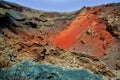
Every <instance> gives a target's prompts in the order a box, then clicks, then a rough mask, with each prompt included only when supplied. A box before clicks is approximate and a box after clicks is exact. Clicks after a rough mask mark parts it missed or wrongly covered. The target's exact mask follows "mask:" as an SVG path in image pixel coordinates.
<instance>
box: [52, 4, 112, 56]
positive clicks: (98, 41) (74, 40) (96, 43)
mask: <svg viewBox="0 0 120 80" xmlns="http://www.w3.org/2000/svg"><path fill="white" fill-rule="evenodd" d="M104 8H105V7H104V6H100V7H94V8H85V9H83V11H82V12H81V13H80V14H79V15H78V16H77V17H76V18H75V20H73V22H72V23H71V24H70V25H69V26H67V29H64V30H63V31H61V32H60V33H59V34H58V35H57V36H56V37H55V41H54V46H58V47H61V48H63V49H66V50H71V49H74V50H75V51H79V52H86V53H90V54H92V55H94V56H101V55H103V54H104V52H105V50H106V48H108V47H109V46H110V45H111V44H112V43H113V42H114V37H113V36H112V35H111V34H110V32H108V31H107V30H106V28H107V26H106V24H105V21H104V20H102V19H99V16H100V15H101V13H103V11H104Z"/></svg>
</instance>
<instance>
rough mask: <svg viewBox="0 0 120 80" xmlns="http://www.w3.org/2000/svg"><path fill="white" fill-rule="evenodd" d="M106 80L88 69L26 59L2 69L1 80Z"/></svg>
mask: <svg viewBox="0 0 120 80" xmlns="http://www.w3.org/2000/svg"><path fill="white" fill-rule="evenodd" d="M1 79H2V80H104V79H103V76H101V75H98V74H93V73H92V72H90V71H89V70H87V69H84V68H82V69H73V68H63V67H61V66H52V65H42V64H37V63H34V62H31V61H24V62H22V63H19V64H16V65H15V66H13V67H12V68H9V69H0V80H1Z"/></svg>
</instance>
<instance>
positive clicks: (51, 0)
mask: <svg viewBox="0 0 120 80" xmlns="http://www.w3.org/2000/svg"><path fill="white" fill-rule="evenodd" d="M6 1H10V2H15V3H18V4H21V5H24V6H27V7H31V8H34V9H39V10H45V11H57V12H69V11H74V10H79V9H80V8H82V7H83V6H95V5H101V4H106V3H112V2H114V3H116V2H120V0H6Z"/></svg>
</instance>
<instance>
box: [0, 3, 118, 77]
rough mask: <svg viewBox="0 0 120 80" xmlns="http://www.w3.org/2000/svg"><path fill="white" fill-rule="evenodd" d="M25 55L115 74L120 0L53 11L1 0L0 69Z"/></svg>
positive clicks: (11, 64) (53, 62)
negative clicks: (76, 8)
mask: <svg viewBox="0 0 120 80" xmlns="http://www.w3.org/2000/svg"><path fill="white" fill-rule="evenodd" d="M25 60H30V61H34V62H36V63H37V64H51V65H61V66H63V67H72V68H80V67H84V68H86V69H89V70H90V71H92V72H94V73H95V74H102V75H104V76H105V77H107V78H110V79H115V77H116V76H118V77H117V78H119V75H118V74H117V75H116V73H115V72H117V73H119V70H120V3H116V4H107V5H101V6H95V7H83V8H82V9H81V10H79V11H74V12H65V13H58V12H45V11H38V10H34V9H30V8H27V7H23V6H20V5H18V4H15V3H10V2H4V1H0V68H1V69H4V68H10V67H12V66H13V65H15V64H17V63H20V62H22V61H25ZM1 69H0V70H1ZM1 73H2V71H0V76H1V75H2V74H1ZM0 78H1V77H0ZM119 79H120V78H119Z"/></svg>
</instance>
